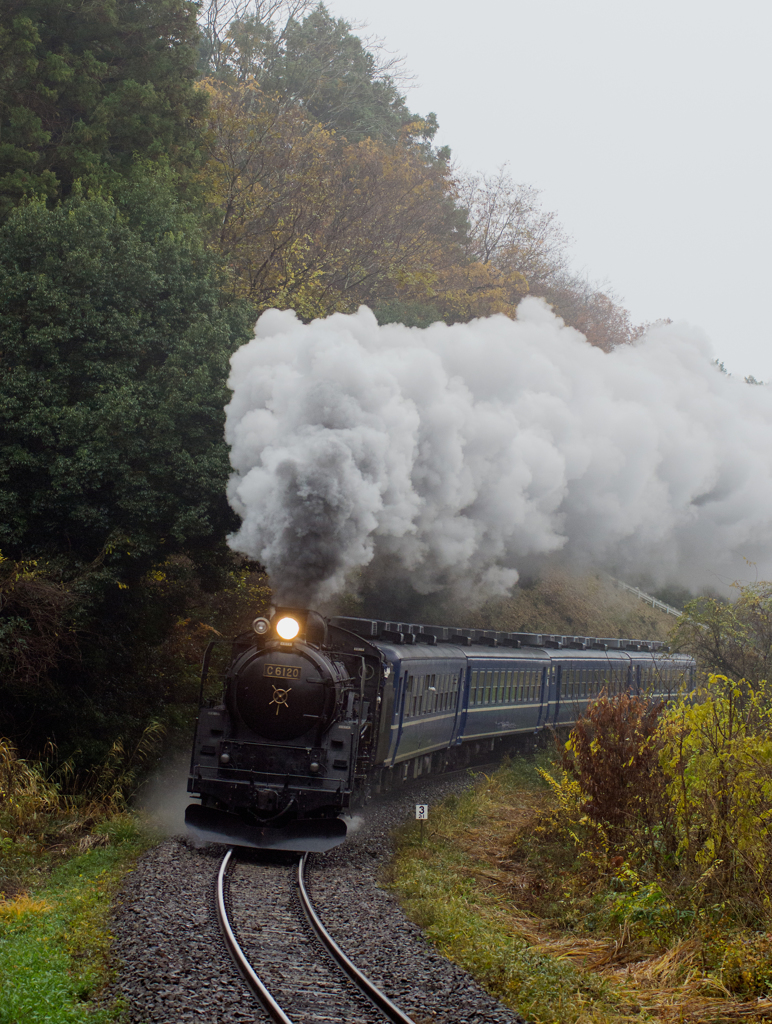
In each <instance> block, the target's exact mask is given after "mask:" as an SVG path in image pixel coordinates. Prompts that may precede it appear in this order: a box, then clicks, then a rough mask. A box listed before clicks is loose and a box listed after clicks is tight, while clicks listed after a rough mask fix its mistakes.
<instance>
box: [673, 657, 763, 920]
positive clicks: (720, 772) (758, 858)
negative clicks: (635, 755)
mask: <svg viewBox="0 0 772 1024" xmlns="http://www.w3.org/2000/svg"><path fill="white" fill-rule="evenodd" d="M770 697H772V694H771V693H770V690H769V688H768V687H767V686H766V685H759V686H757V687H756V688H754V689H751V688H750V687H749V686H742V685H739V684H736V683H733V682H732V681H731V680H729V679H727V678H726V677H724V676H711V677H710V680H709V683H708V685H707V686H704V687H701V688H700V689H698V691H697V692H696V693H695V694H694V696H693V697H684V698H682V699H681V700H679V701H677V702H676V703H675V704H674V705H673V706H672V707H670V708H668V710H667V712H666V714H665V716H664V718H663V721H662V725H661V735H662V738H663V749H662V753H661V755H660V763H661V765H662V768H663V770H664V772H665V775H666V777H667V779H668V786H667V794H668V797H669V799H670V801H671V802H672V805H673V807H674V810H675V821H674V829H675V837H674V838H675V842H676V844H677V846H676V850H677V864H678V869H679V871H680V872H681V873H682V874H683V875H685V876H686V878H687V879H688V880H689V882H690V883H691V885H692V892H691V902H692V904H693V905H694V906H695V907H696V908H701V907H705V906H714V905H717V904H719V903H724V902H726V901H731V903H732V906H733V907H734V908H735V911H734V912H735V914H736V915H737V916H738V917H739V918H740V919H741V920H745V921H751V922H752V921H754V920H761V919H765V918H766V917H767V915H768V914H769V900H770V895H772V841H770V829H769V825H770V822H772V735H771V734H770V731H771V729H772V701H771V700H770Z"/></svg>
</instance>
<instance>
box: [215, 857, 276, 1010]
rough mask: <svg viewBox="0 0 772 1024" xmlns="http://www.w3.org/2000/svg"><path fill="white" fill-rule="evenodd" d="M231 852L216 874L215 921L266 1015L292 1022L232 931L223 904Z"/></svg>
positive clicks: (224, 858)
mask: <svg viewBox="0 0 772 1024" xmlns="http://www.w3.org/2000/svg"><path fill="white" fill-rule="evenodd" d="M232 854H233V847H232V846H231V848H230V849H229V850H228V852H227V853H226V854H225V856H224V857H223V859H222V863H221V864H220V870H219V872H218V874H217V923H218V924H219V926H220V931H221V932H222V937H223V940H224V942H225V945H226V946H227V947H228V952H229V953H230V955H231V956H232V958H233V961H234V963H235V964H236V967H237V968H238V969H239V973H240V974H241V976H242V978H243V979H244V981H245V982H246V983H247V985H248V987H249V989H250V991H251V992H252V993H253V994H254V995H255V996H257V998H258V999H259V1000H260V1003H261V1004H262V1006H263V1009H264V1010H265V1012H266V1013H267V1014H268V1016H269V1017H270V1018H271V1019H272V1020H274V1021H276V1022H277V1024H293V1022H292V1021H291V1020H290V1018H289V1017H288V1016H287V1014H286V1013H285V1012H284V1010H282V1008H281V1007H280V1006H279V1004H278V1003H277V1002H276V1000H275V999H274V998H273V996H272V995H271V993H270V992H269V991H268V989H267V988H266V987H265V985H264V984H263V983H262V981H261V980H260V978H258V976H257V975H256V974H255V972H254V971H253V969H252V965H251V964H250V962H249V960H247V958H246V956H245V955H244V951H243V950H242V948H241V946H240V945H239V941H238V939H237V938H236V936H235V935H234V933H233V929H232V928H231V924H230V921H229V920H228V911H227V909H226V906H225V885H224V883H225V874H226V872H227V870H228V864H229V863H230V859H231V855H232Z"/></svg>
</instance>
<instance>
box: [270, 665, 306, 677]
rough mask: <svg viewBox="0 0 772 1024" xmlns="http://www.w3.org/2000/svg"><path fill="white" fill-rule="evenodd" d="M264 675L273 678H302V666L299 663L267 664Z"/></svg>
mask: <svg viewBox="0 0 772 1024" xmlns="http://www.w3.org/2000/svg"><path fill="white" fill-rule="evenodd" d="M263 675H265V676H269V677H270V678H271V679H300V666H298V665H266V666H265V668H264V669H263Z"/></svg>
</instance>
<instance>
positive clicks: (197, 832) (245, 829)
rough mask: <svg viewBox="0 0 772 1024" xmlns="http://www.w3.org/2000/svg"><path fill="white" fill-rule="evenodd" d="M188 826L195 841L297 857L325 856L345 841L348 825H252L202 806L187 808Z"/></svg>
mask: <svg viewBox="0 0 772 1024" xmlns="http://www.w3.org/2000/svg"><path fill="white" fill-rule="evenodd" d="M185 824H186V825H187V826H188V829H189V831H190V832H191V833H192V834H193V836H194V837H195V838H196V839H202V840H204V841H205V842H207V843H225V844H227V845H228V846H247V847H250V848H251V849H253V850H292V851H293V852H295V853H324V852H325V850H331V849H332V848H333V846H339V845H340V843H342V842H343V840H344V839H345V838H346V824H345V822H343V821H341V820H340V818H304V819H301V820H300V821H290V822H288V823H287V824H286V825H285V826H284V828H265V827H260V826H258V825H249V824H247V822H245V821H242V820H241V819H240V818H237V817H236V816H235V815H234V814H229V813H228V812H227V811H218V810H215V809H214V808H213V807H202V806H201V805H200V804H188V806H187V807H186V808H185Z"/></svg>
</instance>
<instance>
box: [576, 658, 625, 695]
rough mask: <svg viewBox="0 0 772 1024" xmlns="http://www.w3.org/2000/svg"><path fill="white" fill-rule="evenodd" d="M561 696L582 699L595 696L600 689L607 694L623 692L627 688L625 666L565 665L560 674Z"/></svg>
mask: <svg viewBox="0 0 772 1024" xmlns="http://www.w3.org/2000/svg"><path fill="white" fill-rule="evenodd" d="M561 684H562V686H561V688H562V691H563V697H564V698H566V699H568V700H582V699H583V698H585V697H597V696H598V694H599V693H600V692H601V690H605V692H606V694H607V695H608V696H613V695H614V694H617V693H623V692H624V691H625V690H626V689H627V666H625V665H619V666H614V667H613V668H609V667H608V666H605V667H601V668H588V667H585V666H583V667H581V668H577V667H573V666H569V667H565V668H564V669H563V673H562V676H561Z"/></svg>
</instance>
